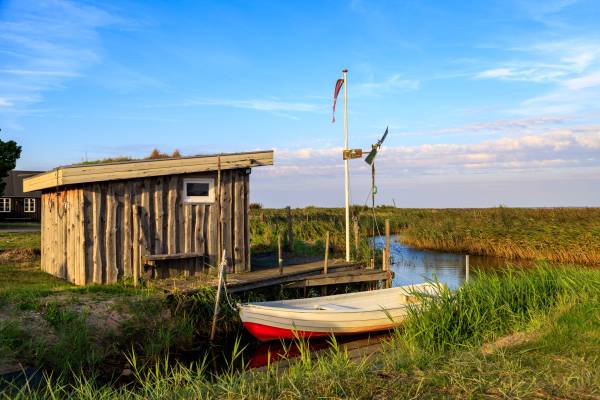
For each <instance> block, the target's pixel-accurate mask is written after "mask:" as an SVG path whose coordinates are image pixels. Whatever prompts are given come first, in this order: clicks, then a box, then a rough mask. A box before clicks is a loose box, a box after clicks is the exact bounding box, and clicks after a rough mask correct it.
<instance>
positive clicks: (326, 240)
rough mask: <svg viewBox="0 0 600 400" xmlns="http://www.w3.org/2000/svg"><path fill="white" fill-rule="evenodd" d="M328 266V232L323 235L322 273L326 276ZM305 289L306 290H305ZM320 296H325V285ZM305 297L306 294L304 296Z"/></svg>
mask: <svg viewBox="0 0 600 400" xmlns="http://www.w3.org/2000/svg"><path fill="white" fill-rule="evenodd" d="M328 266H329V231H327V233H326V234H325V259H324V260H323V273H324V274H327V268H328ZM305 289H306V288H305ZM321 296H327V285H325V286H322V287H321ZM304 297H306V294H305V295H304Z"/></svg>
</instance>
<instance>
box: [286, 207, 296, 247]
mask: <svg viewBox="0 0 600 400" xmlns="http://www.w3.org/2000/svg"><path fill="white" fill-rule="evenodd" d="M285 209H286V211H287V226H288V231H287V240H288V242H287V249H288V251H289V252H290V253H291V252H292V251H294V229H293V226H292V209H291V207H290V206H287V207H286V208H285Z"/></svg>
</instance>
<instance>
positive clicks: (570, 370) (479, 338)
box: [10, 266, 600, 399]
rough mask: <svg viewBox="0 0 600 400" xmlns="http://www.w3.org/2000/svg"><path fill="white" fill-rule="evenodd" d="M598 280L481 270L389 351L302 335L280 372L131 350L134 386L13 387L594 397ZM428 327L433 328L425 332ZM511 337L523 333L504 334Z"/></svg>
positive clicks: (106, 392) (554, 272) (169, 394)
mask: <svg viewBox="0 0 600 400" xmlns="http://www.w3.org/2000/svg"><path fill="white" fill-rule="evenodd" d="M599 283H600V271H597V270H582V269H577V268H554V269H549V268H547V267H545V266H542V267H541V268H538V269H530V270H524V271H521V272H518V273H511V274H509V275H506V274H494V275H489V274H488V275H480V278H478V279H477V280H475V281H473V282H471V283H469V284H468V285H467V286H466V287H465V288H463V289H461V290H460V291H459V292H458V293H456V294H451V293H446V294H445V295H444V296H442V298H440V299H431V300H428V301H427V305H426V306H425V308H424V309H423V310H422V311H414V312H413V313H411V315H410V317H409V319H408V321H407V322H406V329H405V330H398V331H397V332H396V333H395V334H394V335H393V336H392V339H391V340H390V342H389V343H388V344H387V345H385V347H384V349H383V351H382V352H381V353H380V354H379V355H376V356H374V358H370V359H366V358H362V359H358V360H351V359H350V356H349V355H348V353H346V352H345V351H343V350H341V348H340V347H339V346H337V345H336V344H335V342H334V345H333V347H332V350H331V351H330V352H329V353H325V354H323V355H319V356H318V357H317V358H316V359H313V358H311V357H309V356H308V353H307V351H306V348H305V347H302V343H301V348H302V349H303V353H302V356H301V357H300V358H299V360H298V362H296V363H293V364H291V366H290V368H288V369H287V370H284V371H278V370H277V367H276V366H271V368H269V369H268V370H267V371H266V372H258V371H252V370H250V371H237V370H235V369H233V368H230V369H227V368H226V369H225V371H224V372H223V373H221V374H219V375H213V374H211V373H209V372H208V370H207V362H206V359H204V360H203V359H200V360H199V362H198V364H196V365H195V366H192V367H189V366H182V365H177V364H172V363H171V362H169V361H168V359H164V361H163V362H161V363H159V364H157V365H156V366H155V367H154V368H151V369H146V368H143V367H140V366H139V365H140V363H139V362H138V360H137V358H136V357H131V358H130V360H131V364H132V365H133V369H134V376H135V383H136V384H135V385H127V386H113V385H106V384H102V383H100V382H97V381H95V380H94V379H88V378H83V377H81V375H79V376H80V379H79V380H76V381H75V383H71V384H69V383H65V382H64V380H62V379H60V378H56V377H54V378H49V380H48V384H47V385H46V386H44V387H42V388H40V389H39V390H37V391H36V390H34V391H31V390H29V389H28V388H26V387H25V388H15V390H14V391H13V392H11V393H10V396H11V398H66V397H69V398H82V399H117V398H132V399H160V398H181V399H183V398H198V399H209V398H219V399H239V398H244V399H266V398H267V399H305V398H310V399H312V398H331V399H345V398H353V399H355V398H356V399H370V398H427V399H437V398H456V399H463V398H493V399H495V398H498V399H500V398H510V399H521V398H523V399H525V398H573V399H579V398H597V397H598V396H600V368H599V367H600V340H599V339H600V296H599V292H598V284H599ZM482 318H483V319H487V322H489V323H487V322H483V321H481V320H482ZM500 318H501V319H502V321H500V320H498V319H500ZM424 324H426V325H424ZM424 326H427V329H428V330H432V331H434V332H436V334H435V335H430V336H429V337H428V338H425V339H424V338H422V337H421V336H420V333H421V332H422V330H423V329H422V328H423V327H424ZM465 332H469V334H466V333H465ZM515 332H518V333H519V334H520V335H521V336H517V335H515ZM505 335H509V336H505ZM511 337H520V338H521V340H519V341H512V342H511V341H507V340H505V339H506V338H511ZM490 343H491V347H490V346H488V347H487V348H488V350H486V346H485V345H490ZM489 348H491V350H489ZM239 357H240V349H239V347H238V348H237V349H234V350H233V352H232V355H231V357H230V358H231V360H232V362H233V361H235V360H236V359H237V358H239Z"/></svg>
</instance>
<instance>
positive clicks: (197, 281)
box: [151, 260, 389, 294]
mask: <svg viewBox="0 0 600 400" xmlns="http://www.w3.org/2000/svg"><path fill="white" fill-rule="evenodd" d="M388 277H389V272H387V271H380V270H367V269H364V268H363V267H362V266H361V265H360V264H359V263H348V262H345V261H341V260H332V261H331V262H330V263H329V266H328V271H327V274H323V262H322V261H315V262H310V263H304V264H296V265H289V266H285V267H284V268H283V274H280V272H279V268H278V267H271V268H265V269H261V270H258V271H252V272H241V273H234V274H227V289H228V291H229V292H231V293H239V292H244V291H248V290H254V289H259V288H263V287H268V286H275V285H282V284H286V285H289V286H293V287H309V286H322V285H333V284H342V283H351V282H352V283H354V282H375V281H379V280H384V279H387V278H388ZM151 285H152V286H154V287H157V288H160V289H163V290H165V291H166V292H169V293H175V292H176V293H180V294H193V293H194V292H196V291H198V290H200V288H201V287H205V286H216V285H217V282H216V277H215V276H213V275H208V274H207V275H206V276H204V277H187V278H167V279H158V280H155V281H152V282H151Z"/></svg>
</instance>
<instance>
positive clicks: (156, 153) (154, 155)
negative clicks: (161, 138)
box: [72, 149, 182, 165]
mask: <svg viewBox="0 0 600 400" xmlns="http://www.w3.org/2000/svg"><path fill="white" fill-rule="evenodd" d="M181 157H182V155H181V152H180V151H179V150H177V149H175V151H173V153H171V154H167V153H162V152H161V151H160V150H158V149H154V150H152V152H151V153H150V155H148V157H144V158H133V157H129V156H117V157H109V158H102V159H99V160H89V161H82V162H80V163H77V164H72V165H92V164H109V163H117V162H127V161H141V160H162V159H165V158H181Z"/></svg>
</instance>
